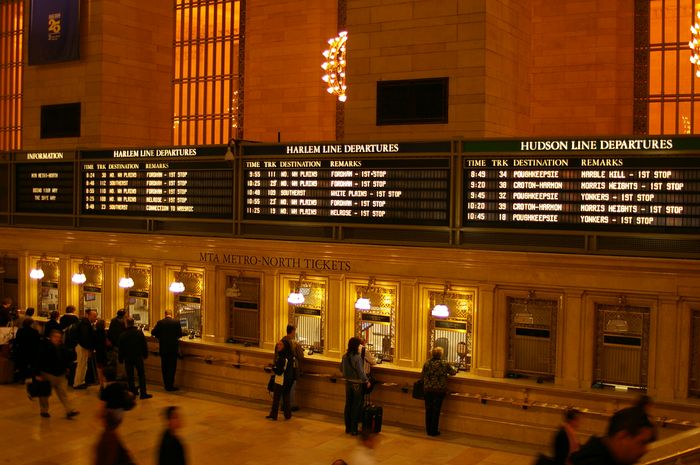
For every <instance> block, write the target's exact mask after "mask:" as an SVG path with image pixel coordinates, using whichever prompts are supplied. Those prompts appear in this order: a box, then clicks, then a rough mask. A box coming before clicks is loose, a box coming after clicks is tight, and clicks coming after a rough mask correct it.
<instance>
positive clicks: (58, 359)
mask: <svg viewBox="0 0 700 465" xmlns="http://www.w3.org/2000/svg"><path fill="white" fill-rule="evenodd" d="M25 321H26V320H25ZM71 361H72V356H71V354H70V353H69V351H68V350H67V349H66V348H65V347H64V346H63V334H62V333H61V332H60V331H58V330H55V329H54V330H53V331H51V333H50V334H49V336H48V338H46V339H44V340H43V341H42V342H41V345H40V347H39V354H38V357H37V363H36V374H37V379H39V380H44V381H48V382H49V383H50V384H51V388H52V390H53V391H54V392H55V393H56V395H57V396H58V399H59V400H60V401H61V403H62V404H63V407H64V408H65V409H66V418H69V419H70V418H73V417H74V416H76V415H77V414H78V411H77V410H75V409H74V408H73V405H72V403H71V401H70V399H69V398H68V393H67V390H68V381H67V380H66V374H67V373H68V367H69V366H70V363H71ZM39 408H40V415H41V416H42V417H44V418H48V417H49V416H50V415H49V397H48V396H47V397H39Z"/></svg>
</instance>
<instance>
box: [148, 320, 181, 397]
mask: <svg viewBox="0 0 700 465" xmlns="http://www.w3.org/2000/svg"><path fill="white" fill-rule="evenodd" d="M151 335H152V336H153V337H155V338H156V339H158V353H159V354H160V370H161V373H162V374H163V385H164V386H165V390H166V391H177V390H178V388H177V387H175V370H176V369H177V357H178V352H179V349H180V338H181V337H182V327H181V326H180V322H178V321H176V320H174V319H173V317H172V313H171V312H170V311H169V310H166V311H165V318H163V319H162V320H159V321H158V322H157V323H156V325H155V327H154V328H153V330H152V331H151Z"/></svg>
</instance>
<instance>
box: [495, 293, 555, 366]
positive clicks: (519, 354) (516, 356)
mask: <svg viewBox="0 0 700 465" xmlns="http://www.w3.org/2000/svg"><path fill="white" fill-rule="evenodd" d="M506 302H507V307H508V326H509V327H508V375H509V376H512V377H519V376H536V377H537V378H538V380H542V379H553V378H554V372H555V369H556V347H557V345H556V327H557V324H556V323H557V309H558V302H557V300H556V299H541V298H536V297H535V296H534V293H531V294H530V295H529V296H528V297H527V298H520V297H508V298H507V300H506Z"/></svg>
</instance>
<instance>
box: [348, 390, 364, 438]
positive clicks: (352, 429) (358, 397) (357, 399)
mask: <svg viewBox="0 0 700 465" xmlns="http://www.w3.org/2000/svg"><path fill="white" fill-rule="evenodd" d="M362 397H363V396H362V384H358V383H349V382H346V383H345V432H346V433H357V424H358V423H359V422H360V414H361V413H362Z"/></svg>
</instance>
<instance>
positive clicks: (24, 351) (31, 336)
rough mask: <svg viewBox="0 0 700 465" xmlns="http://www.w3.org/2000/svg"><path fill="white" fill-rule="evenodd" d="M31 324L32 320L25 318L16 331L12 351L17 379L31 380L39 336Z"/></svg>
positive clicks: (37, 351)
mask: <svg viewBox="0 0 700 465" xmlns="http://www.w3.org/2000/svg"><path fill="white" fill-rule="evenodd" d="M33 324H34V320H33V319H32V318H25V319H24V320H22V327H21V328H20V329H18V330H17V334H16V335H15V342H14V345H13V347H12V351H13V353H14V358H15V369H16V370H17V376H18V379H25V378H31V377H32V374H33V368H34V365H35V364H36V361H37V356H38V353H39V343H40V342H41V336H40V335H39V331H37V330H36V329H34V328H33V327H32V325H33Z"/></svg>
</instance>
